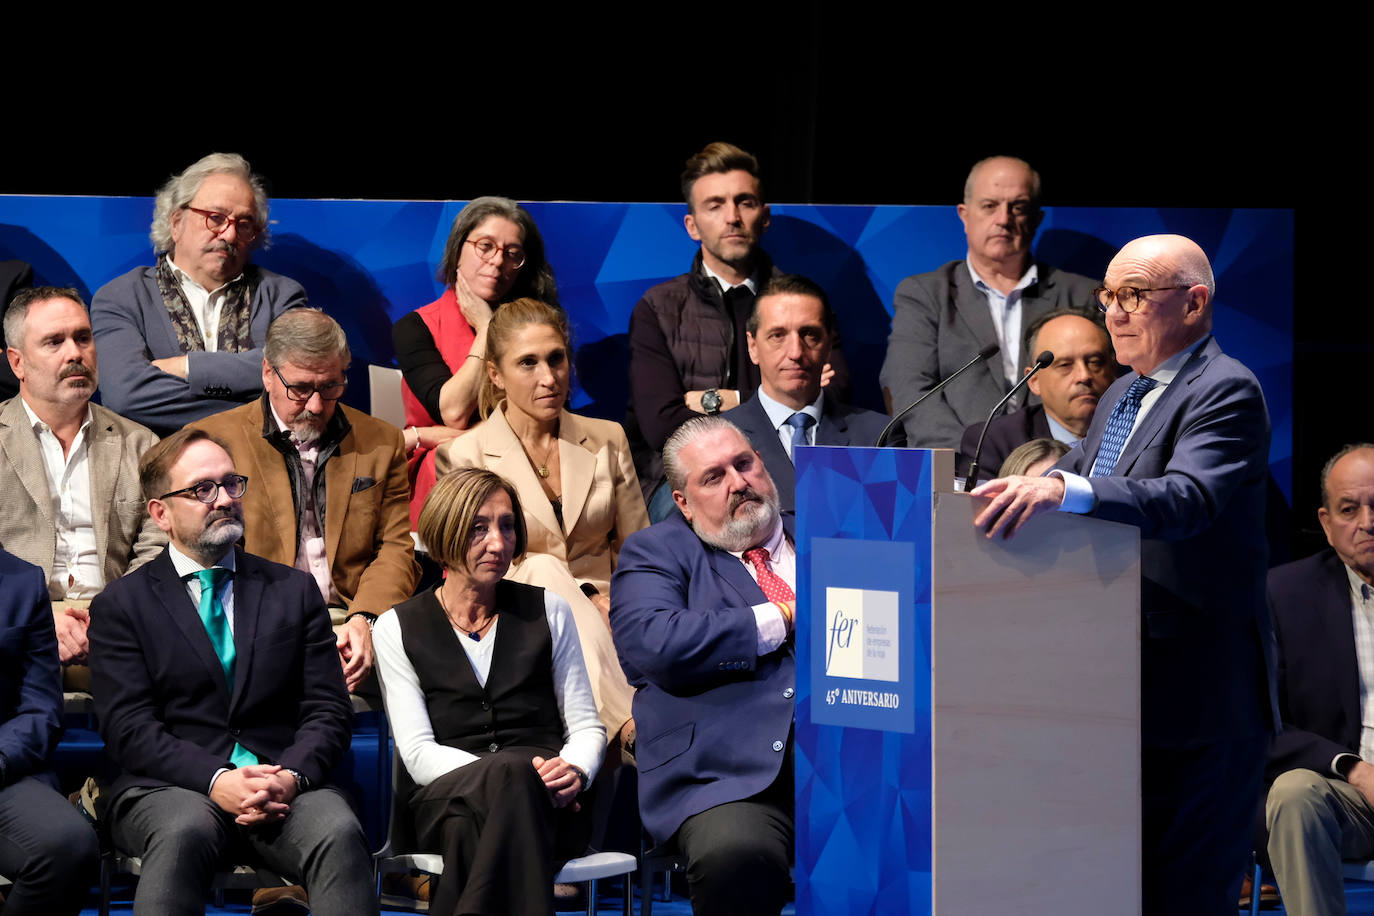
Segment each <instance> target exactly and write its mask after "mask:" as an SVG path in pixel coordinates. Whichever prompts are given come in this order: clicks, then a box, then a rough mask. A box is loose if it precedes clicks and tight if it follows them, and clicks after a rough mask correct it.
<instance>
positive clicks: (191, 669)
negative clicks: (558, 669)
mask: <svg viewBox="0 0 1374 916" xmlns="http://www.w3.org/2000/svg"><path fill="white" fill-rule="evenodd" d="M139 481H140V485H141V486H142V489H143V493H144V495H145V496H146V497H147V503H148V514H149V516H150V517H151V518H152V519H153V521H154V522H155V523H156V524H157V526H158V527H159V528H161V529H162V530H163V531H164V532H166V533H167V535H168V537H169V539H170V544H169V545H168V547H167V549H166V550H165V551H164V552H163V553H161V554H160V555H159V556H158V557H157V558H156V559H154V560H153V561H152V562H151V563H148V564H147V565H145V566H142V567H140V568H139V569H137V570H135V571H134V572H132V573H130V574H129V575H126V576H124V577H122V578H120V579H117V580H115V581H114V582H112V583H110V584H109V585H108V586H106V588H105V590H104V591H103V592H101V594H100V595H99V596H97V598H96V599H95V602H94V605H93V610H92V618H93V621H94V622H93V625H92V626H91V631H90V633H91V675H92V678H93V680H94V684H95V690H94V693H95V698H96V700H95V702H96V712H97V715H98V716H99V719H100V729H101V735H102V737H103V738H104V739H105V748H106V750H107V751H108V753H109V755H110V757H111V758H112V759H113V760H114V762H115V763H116V764H117V765H118V766H119V768H120V774H119V776H118V777H117V778H116V780H115V781H114V783H113V784H112V785H111V787H110V789H109V792H108V798H109V802H108V807H107V809H106V811H107V814H106V820H107V821H108V822H109V825H110V833H111V836H112V837H113V839H114V843H115V846H116V847H117V848H118V849H119V850H120V851H121V852H123V853H125V854H126V855H130V856H136V857H138V858H140V859H141V860H142V866H141V878H140V880H139V884H138V889H137V891H136V892H135V897H134V912H135V913H139V914H142V913H148V914H153V913H156V914H159V916H175V914H192V913H204V912H205V895H206V893H207V891H208V890H209V888H210V882H211V879H212V878H213V876H214V873H215V871H216V870H217V869H218V868H221V867H222V865H223V862H224V861H225V858H226V855H232V856H233V857H239V856H244V855H247V856H249V858H250V859H251V861H252V863H253V864H259V865H265V866H267V867H268V868H269V869H270V870H271V871H273V872H274V873H277V874H280V875H282V876H285V877H289V878H291V879H294V880H298V881H300V882H302V883H303V884H304V885H305V887H306V890H307V891H308V892H309V895H310V912H312V913H315V914H317V916H328V914H338V916H345V914H354V913H363V914H366V913H376V912H377V899H376V895H375V893H374V889H373V886H372V868H371V856H370V855H369V853H368V849H367V841H366V838H365V837H364V835H363V831H362V827H361V826H360V825H359V823H358V819H357V817H356V816H355V815H354V813H353V810H352V808H351V807H350V806H349V803H348V801H347V800H346V799H345V797H344V796H343V795H342V794H341V793H340V792H338V791H337V790H336V789H333V788H331V787H330V786H329V785H328V779H329V774H330V771H331V770H332V769H333V768H334V766H335V765H336V764H337V763H338V762H339V761H340V759H341V758H342V757H343V754H344V752H345V751H346V750H347V749H348V743H349V738H350V734H351V727H352V719H353V713H352V708H351V706H350V705H349V702H348V695H347V692H346V690H345V688H344V679H343V676H342V674H341V673H340V670H339V666H338V663H337V662H336V661H335V659H336V655H335V648H334V645H335V644H334V638H333V635H332V634H331V632H330V629H329V617H328V615H327V614H326V612H325V609H324V605H323V603H322V602H321V601H320V596H319V592H318V590H317V589H316V588H315V585H314V583H313V582H312V581H311V580H310V578H309V577H308V576H306V575H303V574H302V573H300V572H299V571H297V570H293V569H289V568H287V567H285V566H282V565H280V564H277V563H271V562H267V561H265V560H263V559H262V558H260V557H256V556H253V555H252V554H250V553H246V552H245V551H243V550H242V549H239V548H236V547H235V543H236V542H237V541H238V540H239V539H240V538H241V537H242V536H243V530H244V522H243V508H242V504H241V502H240V501H241V499H242V498H243V496H244V495H245V492H251V488H249V486H248V485H249V482H250V481H249V478H248V477H247V476H244V475H242V474H239V473H238V471H237V469H236V468H235V466H234V462H233V460H232V459H231V458H230V455H229V453H228V451H227V450H226V449H225V447H224V443H222V442H220V441H218V440H216V439H215V438H214V437H212V436H210V435H209V434H207V433H205V432H204V431H202V430H197V429H193V428H188V429H185V430H182V431H181V432H178V433H175V434H173V435H172V436H169V437H168V438H167V439H164V440H163V441H162V442H160V443H158V444H157V445H155V446H153V447H152V448H151V449H149V450H148V452H147V453H146V454H145V455H144V456H143V460H142V462H141V463H140V465H139ZM252 483H253V484H254V485H256V484H257V483H258V482H257V481H252ZM297 911H300V910H299V908H298V909H297Z"/></svg>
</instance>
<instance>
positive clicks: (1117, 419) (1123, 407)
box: [1088, 375, 1159, 477]
mask: <svg viewBox="0 0 1374 916" xmlns="http://www.w3.org/2000/svg"><path fill="white" fill-rule="evenodd" d="M1157 384H1159V383H1158V382H1156V381H1155V380H1154V379H1152V378H1150V377H1149V376H1148V375H1142V376H1140V378H1138V379H1136V380H1135V381H1134V382H1131V387H1129V388H1127V389H1126V393H1125V394H1123V395H1122V396H1121V400H1119V401H1117V402H1116V406H1115V407H1113V408H1112V415H1111V416H1110V417H1108V418H1107V431H1106V432H1104V433H1103V434H1102V445H1101V446H1100V447H1099V448H1098V450H1097V460H1096V461H1094V462H1093V469H1092V473H1091V474H1089V475H1088V476H1089V477H1110V476H1112V471H1114V470H1116V462H1117V459H1119V458H1120V457H1121V450H1122V449H1123V448H1125V447H1126V440H1127V439H1129V438H1130V436H1131V428H1132V427H1133V426H1135V415H1136V414H1138V413H1139V412H1140V402H1141V401H1142V400H1143V399H1144V397H1145V394H1146V392H1148V391H1149V390H1150V389H1151V388H1153V387H1154V386H1155V385H1157Z"/></svg>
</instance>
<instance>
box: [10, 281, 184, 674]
mask: <svg viewBox="0 0 1374 916" xmlns="http://www.w3.org/2000/svg"><path fill="white" fill-rule="evenodd" d="M4 323H5V339H6V340H7V341H9V347H8V348H7V350H6V355H7V356H8V358H9V365H10V368H11V369H13V370H14V374H15V376H17V377H18V379H19V395H18V397H14V398H11V399H9V400H8V401H5V402H4V403H3V404H0V492H3V493H4V494H5V500H6V502H5V512H3V513H0V547H4V549H5V550H8V551H9V552H10V553H13V554H14V555H15V556H17V557H19V558H21V559H23V560H27V561H28V562H30V563H32V564H34V565H35V566H37V567H39V568H40V569H42V570H43V573H44V575H45V577H46V578H47V582H48V596H49V597H50V598H51V599H52V608H53V619H54V622H55V624H56V629H57V642H58V654H59V657H60V658H61V661H62V664H63V666H64V668H63V681H64V685H65V686H66V688H67V689H68V690H88V689H90V686H89V685H90V675H89V672H88V671H87V670H86V668H85V662H86V652H87V642H86V629H87V627H88V625H89V623H90V616H89V615H88V613H87V610H86V609H87V607H88V606H89V605H90V601H91V598H93V597H95V595H96V594H98V593H99V592H100V590H101V589H102V588H103V587H104V586H105V584H106V583H108V582H110V581H111V580H114V579H117V578H119V577H120V576H122V575H124V573H125V572H127V571H128V570H129V569H132V568H134V567H137V566H139V565H140V564H142V563H146V562H147V561H148V560H150V559H152V558H153V557H155V556H157V554H158V553H159V551H161V549H162V545H163V544H165V543H166V542H167V538H166V536H165V535H164V534H163V533H162V532H161V531H159V530H158V528H157V526H156V525H154V524H153V523H152V522H151V521H150V520H149V519H148V512H147V509H146V508H145V506H144V503H143V500H142V497H141V494H140V490H139V485H138V459H139V458H140V457H141V456H142V454H143V452H144V451H145V450H147V449H148V448H149V447H150V446H151V445H152V444H153V443H154V442H156V441H157V437H156V436H154V435H153V434H152V433H151V432H149V431H148V430H147V429H145V428H144V427H142V426H139V425H138V424H137V423H132V422H130V421H128V420H126V419H124V418H123V417H121V416H120V415H119V414H117V413H114V412H113V411H110V410H107V409H105V408H104V407H101V406H100V405H99V404H92V403H90V400H91V395H93V394H94V393H95V387H96V383H97V381H98V375H97V370H96V352H95V341H94V339H93V337H92V334H91V321H90V318H89V316H88V315H87V314H86V306H85V304H84V303H82V301H81V296H80V294H79V293H77V291H76V290H74V289H64V288H58V287H52V286H40V287H37V288H34V289H27V290H23V291H22V292H20V293H19V295H17V296H15V297H14V301H13V302H12V303H11V304H10V307H9V308H8V309H7V310H6V311H5V321H4Z"/></svg>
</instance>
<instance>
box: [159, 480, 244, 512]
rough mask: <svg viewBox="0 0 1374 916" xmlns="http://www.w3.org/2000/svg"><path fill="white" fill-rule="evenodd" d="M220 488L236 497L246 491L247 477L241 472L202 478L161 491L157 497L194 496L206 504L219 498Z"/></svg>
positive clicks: (231, 497) (231, 496)
mask: <svg viewBox="0 0 1374 916" xmlns="http://www.w3.org/2000/svg"><path fill="white" fill-rule="evenodd" d="M220 490H223V491H224V493H225V495H226V496H228V497H229V498H230V499H238V498H240V497H241V496H243V494H244V493H246V492H247V491H248V478H247V477H244V476H243V475H242V474H230V475H229V476H228V477H226V478H224V479H223V480H218V481H216V480H202V481H201V482H200V483H193V484H191V485H190V486H189V487H182V488H181V489H180V490H173V491H172V492H170V493H163V494H162V495H161V496H159V497H158V499H171V498H172V497H173V496H184V497H186V498H187V499H190V498H191V497H193V496H194V497H195V498H196V499H198V500H200V501H201V502H203V503H205V504H206V505H207V506H208V505H210V504H212V503H213V502H214V501H215V500H217V499H219V491H220Z"/></svg>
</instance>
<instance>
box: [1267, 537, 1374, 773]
mask: <svg viewBox="0 0 1374 916" xmlns="http://www.w3.org/2000/svg"><path fill="white" fill-rule="evenodd" d="M1269 609H1270V612H1271V613H1272V614H1273V615H1274V634H1275V636H1277V638H1278V644H1279V712H1280V714H1281V715H1282V718H1283V731H1282V732H1280V733H1279V735H1278V736H1277V737H1276V738H1275V739H1274V744H1273V746H1272V747H1271V748H1270V751H1269V766H1268V769H1267V771H1266V773H1265V779H1266V780H1267V781H1271V782H1272V781H1273V780H1274V779H1276V778H1278V776H1279V775H1280V774H1282V773H1284V772H1286V771H1288V770H1295V769H1299V768H1301V769H1307V770H1314V771H1316V772H1318V773H1321V774H1322V775H1323V776H1329V775H1330V773H1331V761H1333V760H1334V759H1336V756H1337V755H1338V754H1355V755H1358V754H1359V753H1360V728H1361V722H1360V670H1359V661H1358V658H1357V656H1356V654H1355V623H1354V621H1353V619H1352V617H1351V611H1352V607H1351V596H1350V577H1349V576H1348V575H1347V574H1346V571H1345V564H1344V563H1342V562H1341V558H1340V557H1338V556H1337V555H1336V552H1335V551H1334V550H1330V549H1327V550H1323V551H1322V552H1320V553H1318V554H1315V555H1313V556H1310V557H1307V558H1306V559H1303V560H1298V561H1297V562H1294V563H1285V564H1284V565H1283V566H1278V567H1275V568H1274V569H1272V570H1270V572H1269Z"/></svg>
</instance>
